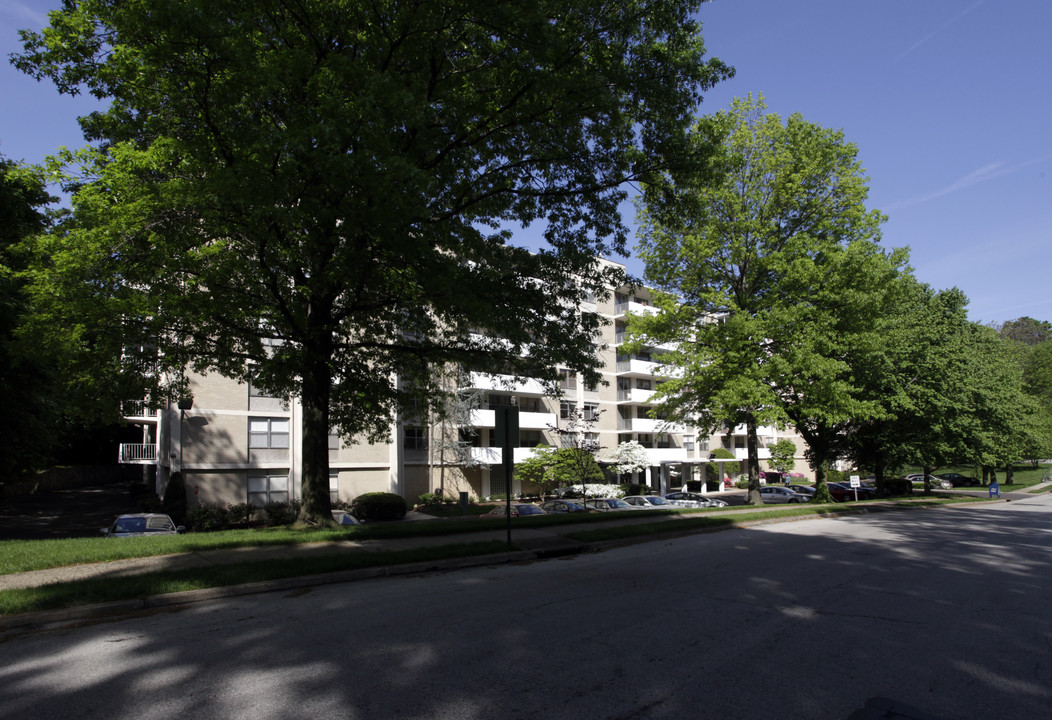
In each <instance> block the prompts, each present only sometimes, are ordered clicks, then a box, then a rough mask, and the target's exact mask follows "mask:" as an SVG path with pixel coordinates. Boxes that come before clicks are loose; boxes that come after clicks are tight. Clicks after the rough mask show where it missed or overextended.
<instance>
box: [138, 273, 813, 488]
mask: <svg viewBox="0 0 1052 720" xmlns="http://www.w3.org/2000/svg"><path fill="white" fill-rule="evenodd" d="M650 300H651V298H650V294H649V292H648V291H647V290H646V289H645V288H635V289H630V288H627V287H625V288H619V289H617V290H616V291H615V292H613V293H612V294H611V296H610V297H609V298H607V299H605V300H603V299H598V300H597V299H595V298H588V299H586V300H585V301H584V302H582V307H581V310H582V311H585V312H596V313H599V314H600V315H602V316H603V317H604V318H605V319H606V320H607V324H606V325H605V327H604V329H603V336H602V337H601V338H599V339H598V341H597V343H596V352H597V353H598V354H599V355H600V358H601V360H602V368H603V370H602V376H603V380H604V381H605V382H604V383H602V384H599V385H597V386H595V387H589V386H586V385H585V384H584V383H583V382H582V378H581V377H580V376H578V375H577V374H576V373H574V372H573V371H571V370H569V369H564V370H563V371H562V373H563V376H562V379H561V381H560V383H559V384H560V388H559V391H560V393H561V395H558V396H555V395H552V394H550V393H548V392H546V390H545V388H544V387H543V385H542V384H541V383H540V382H538V381H536V380H532V379H523V378H513V377H511V376H505V375H500V374H483V373H474V374H471V375H468V376H464V377H461V378H460V379H459V380H458V381H457V384H458V388H457V389H458V390H459V391H460V392H459V394H458V396H459V397H460V398H461V399H462V401H463V402H464V403H465V404H466V406H465V408H464V410H463V412H462V413H460V414H459V415H457V414H456V413H454V414H453V419H452V420H446V421H443V422H435V421H432V420H431V419H430V418H428V417H415V418H414V417H405V418H396V419H395V420H394V421H393V422H392V424H391V427H390V441H389V442H385V443H375V444H371V443H368V442H366V441H361V442H359V441H352V442H346V441H342V440H341V439H340V438H339V437H338V436H337V435H335V434H333V435H331V436H330V438H329V465H330V492H331V496H332V498H333V499H334V500H336V499H341V500H350V499H353V498H354V497H356V496H357V495H360V494H362V493H366V492H374V491H386V492H394V493H397V494H399V495H402V496H403V497H405V498H406V499H407V500H409V501H410V502H414V501H415V500H416V499H417V498H418V497H419V496H420V495H421V494H423V493H425V492H436V491H439V490H441V491H442V492H444V493H446V494H450V495H452V496H453V497H456V496H457V493H459V492H468V493H469V494H470V495H471V496H473V497H483V498H484V497H489V496H492V495H497V494H503V493H506V492H508V490H509V488H508V482H507V478H505V477H504V471H503V469H502V459H503V458H502V450H501V448H500V447H498V443H497V442H496V441H495V429H496V412H497V409H498V408H500V407H504V406H509V405H515V406H517V407H518V409H519V443H518V444H519V446H518V447H516V448H514V450H513V452H514V455H515V458H514V460H515V462H516V463H518V462H521V461H522V460H524V459H525V458H527V457H529V455H530V454H531V453H532V452H533V449H534V448H535V447H536V446H538V445H548V446H552V447H559V446H560V444H561V443H563V442H565V435H564V434H562V433H560V432H559V430H560V429H563V430H565V428H566V425H567V423H568V422H569V421H570V418H571V417H572V416H574V415H575V414H576V416H577V417H578V418H581V419H583V420H584V421H585V423H584V424H585V425H586V427H585V428H584V429H585V431H586V432H588V433H590V435H591V437H589V438H588V439H589V440H591V441H592V442H593V443H598V446H599V448H600V449H599V450H598V452H597V459H598V460H599V461H600V464H604V462H605V463H606V464H607V465H609V464H610V463H609V460H610V456H611V455H612V453H613V452H614V450H615V449H616V448H617V447H618V445H619V444H620V443H623V442H626V441H629V440H635V441H637V442H638V443H639V444H640V445H642V446H643V448H645V450H646V453H647V456H648V460H649V467H648V469H647V470H646V471H645V472H644V473H642V474H641V475H642V476H641V477H638V478H637V480H638V481H641V482H645V483H647V484H648V485H650V486H651V487H652V488H654V489H655V490H659V491H662V492H668V491H669V490H670V489H678V488H679V487H680V485H682V483H683V481H684V479H685V478H691V477H696V476H697V474H696V473H697V471H696V470H695V468H697V467H698V466H700V465H703V464H704V463H705V462H706V461H708V458H709V454H710V452H711V451H712V450H715V449H716V448H717V447H721V446H722V447H725V448H727V449H729V450H731V451H732V452H733V453H734V457H735V459H734V460H733V461H726V462H720V468H721V469H720V473H721V475H731V476H736V475H738V474H739V473H740V472H742V471H743V470H744V462H742V461H744V460H745V459H746V457H747V454H746V446H745V428H744V427H738V428H730V429H727V432H724V433H721V434H717V435H709V434H708V433H702V432H700V431H699V430H698V429H697V428H693V427H690V426H686V425H681V424H677V423H672V422H669V421H666V420H664V419H661V418H660V417H653V416H652V415H653V413H654V411H655V404H654V402H653V396H654V394H655V392H656V390H657V388H658V387H659V386H660V384H661V383H662V381H663V378H662V377H661V375H660V374H659V373H658V365H659V359H660V354H661V353H662V352H663V351H665V350H666V349H667V348H662V347H652V348H647V350H646V351H645V352H641V353H637V354H631V355H630V354H627V353H623V352H622V351H621V347H622V345H623V342H624V336H625V327H626V322H627V319H628V317H629V315H631V314H634V313H648V312H655V308H653V307H652V305H651V303H650ZM189 382H190V389H191V391H192V393H193V401H192V403H190V402H184V403H183V404H182V406H181V407H180V405H179V404H178V403H173V404H172V405H170V406H169V407H165V408H160V409H155V410H146V409H145V408H143V407H142V404H141V403H138V404H133V407H132V408H131V409H129V412H128V415H127V418H126V419H127V421H128V422H129V423H131V424H134V425H136V426H139V427H141V428H142V442H141V443H135V444H123V445H121V447H120V459H121V462H127V463H137V464H141V465H143V467H144V476H145V477H147V478H148V479H149V480H150V481H152V482H155V483H156V487H157V490H158V493H162V492H163V489H164V486H165V484H166V482H167V479H168V477H169V476H170V474H171V473H172V472H174V471H176V470H179V469H181V470H182V472H183V475H184V478H185V481H186V486H187V491H188V494H189V500H190V502H191V503H195V502H198V503H206V502H207V503H216V502H221V503H226V504H236V503H243V502H252V503H254V504H256V505H259V506H262V505H264V504H265V503H267V502H270V501H282V500H289V499H295V498H297V497H299V495H300V485H301V478H300V477H299V468H300V455H301V452H302V450H301V439H302V438H301V433H300V425H301V411H300V407H299V404H298V402H297V401H296V399H295V398H276V397H268V396H266V395H265V394H264V393H262V392H261V391H259V390H258V389H257V388H253V387H252V385H251V383H248V384H243V383H238V382H237V381H234V380H230V379H227V378H223V377H221V376H218V375H214V374H212V375H207V376H202V375H196V374H191V375H190V376H189ZM574 411H576V413H575V412H574ZM781 437H790V438H792V439H794V441H795V442H796V444H797V448H798V457H799V458H801V461H799V462H798V463H797V466H798V467H803V465H804V463H803V462H802V456H803V455H802V450H803V443H802V441H801V440H800V439H799V438H798V437H797V436H796V435H795V434H794V433H792V432H791V431H785V430H782V431H779V430H777V429H776V428H772V427H764V428H760V429H759V438H760V443H761V448H760V459H761V466H764V467H765V466H766V463H765V462H764V461H765V460H766V459H768V458H769V457H770V452H769V451H768V450H767V446H768V445H769V444H771V443H772V442H774V441H775V440H777V439H779V438H781ZM613 480H614V478H613V476H612V473H611V481H613ZM530 490H531V488H528V487H527V488H524V487H522V485H521V483H520V482H519V481H518V479H516V478H514V477H513V478H512V484H511V488H510V491H511V492H512V493H516V494H518V493H522V492H528V491H530Z"/></svg>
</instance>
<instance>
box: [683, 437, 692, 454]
mask: <svg viewBox="0 0 1052 720" xmlns="http://www.w3.org/2000/svg"><path fill="white" fill-rule="evenodd" d="M683 449H684V450H686V451H687V452H693V451H694V436H693V435H684V436H683Z"/></svg>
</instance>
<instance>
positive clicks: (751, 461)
mask: <svg viewBox="0 0 1052 720" xmlns="http://www.w3.org/2000/svg"><path fill="white" fill-rule="evenodd" d="M745 433H746V436H745V437H746V440H745V446H746V452H747V454H748V460H747V462H748V466H749V499H748V500H747V501H746V504H748V505H762V504H763V496H762V495H760V452H759V441H758V440H757V439H756V416H755V415H753V414H752V413H749V415H748V416H747V417H746V418H745Z"/></svg>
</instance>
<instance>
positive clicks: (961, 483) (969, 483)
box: [935, 473, 982, 487]
mask: <svg viewBox="0 0 1052 720" xmlns="http://www.w3.org/2000/svg"><path fill="white" fill-rule="evenodd" d="M935 477H937V478H942V479H943V480H949V481H950V484H952V485H953V486H954V487H976V486H978V485H982V483H980V482H979V478H973V477H969V476H967V475H961V474H960V473H939V474H938V475H936V476H935Z"/></svg>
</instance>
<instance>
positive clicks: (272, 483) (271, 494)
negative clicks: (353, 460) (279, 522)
mask: <svg viewBox="0 0 1052 720" xmlns="http://www.w3.org/2000/svg"><path fill="white" fill-rule="evenodd" d="M288 501H289V476H288V475H255V476H251V475H250V476H249V478H248V502H249V504H250V505H254V506H255V507H258V508H261V507H263V506H265V505H266V504H267V503H272V502H288Z"/></svg>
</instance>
